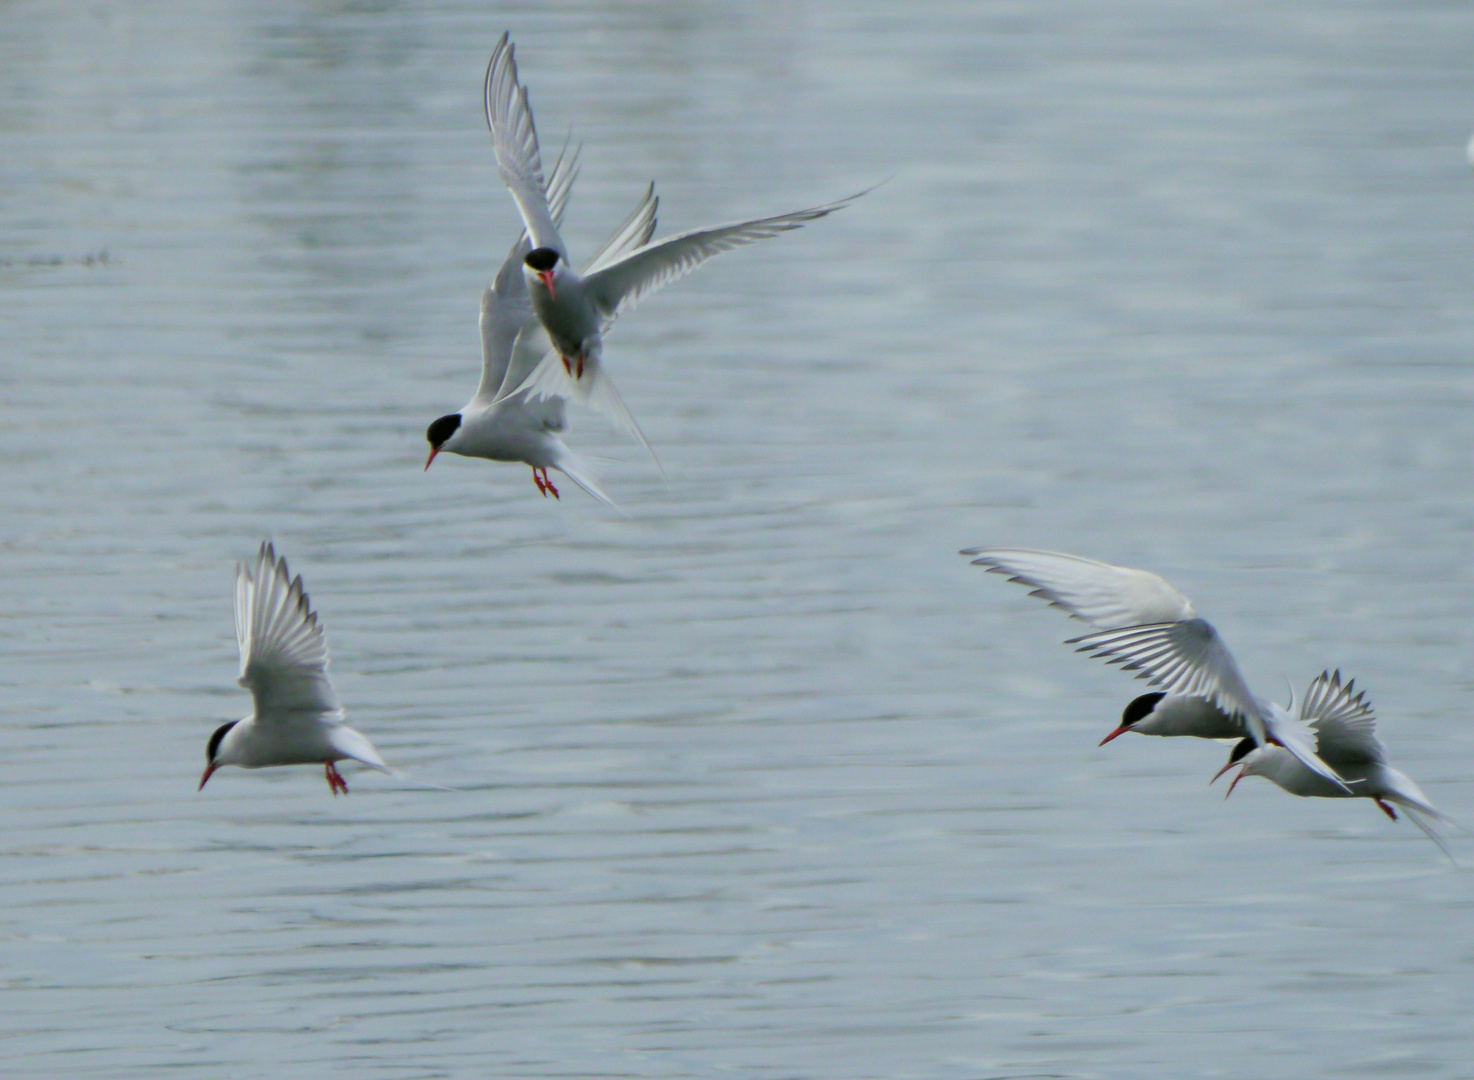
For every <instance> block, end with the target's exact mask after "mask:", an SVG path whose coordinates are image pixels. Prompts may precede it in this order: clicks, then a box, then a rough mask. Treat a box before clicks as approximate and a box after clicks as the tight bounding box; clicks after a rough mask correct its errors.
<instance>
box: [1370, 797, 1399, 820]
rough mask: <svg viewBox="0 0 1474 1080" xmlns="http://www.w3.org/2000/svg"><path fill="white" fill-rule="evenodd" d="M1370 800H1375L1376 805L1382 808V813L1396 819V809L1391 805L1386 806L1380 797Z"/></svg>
mask: <svg viewBox="0 0 1474 1080" xmlns="http://www.w3.org/2000/svg"><path fill="white" fill-rule="evenodd" d="M1372 801H1373V802H1375V803H1376V804H1377V805H1378V806H1380V807H1381V808H1382V813H1384V814H1386V815H1387V816H1388V817H1390V818H1391V819H1392V820H1393V821H1396V820H1397V811H1396V810H1394V809H1392V807H1390V806H1388V805H1387V804H1386V803H1384V802H1383V801H1382V800H1381V799H1373V800H1372Z"/></svg>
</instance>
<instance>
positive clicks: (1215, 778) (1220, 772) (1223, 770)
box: [1208, 761, 1243, 798]
mask: <svg viewBox="0 0 1474 1080" xmlns="http://www.w3.org/2000/svg"><path fill="white" fill-rule="evenodd" d="M1241 764H1243V762H1242V761H1230V762H1229V763H1228V764H1227V765H1225V766H1223V768H1221V769H1219V770H1218V771H1217V772H1216V773H1214V774H1213V779H1211V780H1209V781H1208V786H1209V787H1212V786H1213V785H1214V784H1216V783H1218V778H1219V777H1220V776H1222V775H1223V774H1224V773H1226V772H1228V770H1229V769H1231V768H1233V767H1234V766H1235V765H1241ZM1228 790H1229V791H1232V790H1233V788H1232V787H1230V788H1229V789H1228ZM1224 797H1225V798H1227V796H1224Z"/></svg>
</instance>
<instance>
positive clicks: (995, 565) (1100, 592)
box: [962, 548, 1340, 784]
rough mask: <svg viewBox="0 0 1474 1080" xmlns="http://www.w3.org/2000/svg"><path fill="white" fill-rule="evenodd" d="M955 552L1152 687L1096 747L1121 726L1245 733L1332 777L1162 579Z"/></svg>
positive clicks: (1050, 559)
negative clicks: (1061, 614)
mask: <svg viewBox="0 0 1474 1080" xmlns="http://www.w3.org/2000/svg"><path fill="white" fill-rule="evenodd" d="M962 554H964V555H971V556H976V557H975V558H974V559H973V563H974V564H975V565H978V566H986V567H987V568H988V570H989V572H990V573H997V574H1003V575H1005V576H1007V577H1008V579H1009V580H1010V581H1016V582H1018V583H1020V584H1023V585H1027V586H1029V588H1030V589H1031V590H1032V593H1031V595H1033V596H1037V597H1039V598H1040V599H1043V600H1046V601H1048V602H1049V604H1050V605H1051V606H1053V607H1057V608H1060V609H1061V610H1063V611H1065V612H1066V613H1068V614H1069V615H1070V616H1071V617H1073V618H1076V619H1079V620H1080V621H1082V622H1084V623H1086V624H1088V625H1089V626H1090V627H1091V628H1092V631H1093V632H1092V633H1089V634H1084V635H1082V636H1080V637H1077V638H1072V639H1070V641H1068V642H1067V644H1071V645H1075V646H1076V647H1077V651H1079V652H1084V653H1089V654H1091V655H1094V656H1099V657H1101V658H1102V659H1104V660H1105V661H1106V662H1107V663H1110V664H1118V665H1120V667H1121V668H1122V669H1123V670H1126V671H1132V672H1135V673H1136V675H1137V677H1138V678H1142V679H1146V680H1147V681H1148V682H1150V683H1152V684H1153V685H1154V686H1156V687H1157V688H1158V690H1159V691H1160V692H1159V693H1157V694H1144V695H1142V696H1141V697H1138V698H1137V699H1135V700H1134V701H1132V702H1131V704H1130V705H1128V706H1127V707H1126V710H1125V712H1124V713H1123V715H1122V717H1121V724H1120V726H1118V727H1117V728H1116V729H1115V730H1114V731H1112V732H1111V733H1110V734H1109V735H1107V736H1106V737H1105V738H1104V739H1102V740H1101V743H1102V745H1104V744H1105V743H1107V742H1110V741H1111V740H1112V739H1114V738H1116V737H1117V736H1119V735H1123V734H1125V733H1127V732H1128V731H1137V732H1141V733H1142V734H1149V735H1189V736H1195V737H1197V738H1204V739H1222V738H1247V739H1249V740H1250V741H1251V742H1252V743H1253V745H1255V746H1264V745H1268V744H1271V743H1277V744H1280V745H1283V746H1284V747H1285V748H1286V749H1287V750H1288V751H1289V753H1290V754H1292V755H1293V756H1294V757H1295V758H1296V759H1297V760H1299V761H1300V762H1302V763H1304V765H1305V766H1306V768H1307V769H1309V770H1311V771H1312V772H1315V773H1316V774H1318V775H1320V776H1322V777H1324V778H1325V779H1326V781H1327V782H1328V783H1331V784H1339V783H1340V781H1339V780H1337V778H1336V774H1335V772H1334V771H1333V769H1332V768H1331V767H1330V766H1329V765H1328V764H1327V763H1325V762H1323V761H1321V760H1320V759H1319V758H1317V757H1316V755H1315V751H1314V749H1313V748H1312V746H1311V744H1310V740H1309V738H1308V737H1307V735H1306V734H1305V733H1304V732H1303V731H1302V730H1301V729H1300V728H1299V727H1298V726H1297V725H1295V724H1293V723H1290V722H1289V720H1290V718H1289V717H1288V715H1287V714H1285V712H1284V710H1283V709H1280V708H1279V707H1278V706H1275V705H1274V704H1273V703H1270V702H1266V701H1262V700H1260V699H1259V698H1257V697H1255V696H1254V695H1253V693H1251V692H1250V690H1249V687H1248V684H1247V683H1246V682H1245V681H1244V677H1243V676H1242V675H1241V674H1240V673H1239V669H1238V665H1237V664H1236V663H1235V662H1234V659H1233V655H1232V654H1231V653H1230V652H1229V651H1228V648H1227V646H1225V645H1224V644H1223V641H1222V639H1221V638H1220V637H1219V636H1218V632H1217V631H1216V630H1214V629H1213V626H1212V624H1210V623H1209V622H1208V621H1207V620H1206V619H1202V618H1199V617H1198V614H1197V612H1196V611H1195V610H1194V608H1193V605H1192V602H1191V601H1190V600H1188V598H1187V597H1186V596H1184V595H1183V594H1182V593H1180V592H1178V591H1177V589H1175V588H1174V587H1173V586H1172V585H1171V584H1169V583H1168V582H1167V581H1166V580H1165V579H1163V578H1161V577H1158V576H1157V575H1156V574H1153V573H1151V572H1149V571H1146V570H1134V569H1131V568H1130V567H1125V566H1112V565H1111V564H1110V563H1103V562H1097V561H1096V560H1094V559H1086V558H1082V557H1080V556H1078V555H1066V554H1063V553H1060V552H1055V551H1036V550H1031V549H1027V548H991V549H989V548H970V549H968V550H967V551H964V552H962Z"/></svg>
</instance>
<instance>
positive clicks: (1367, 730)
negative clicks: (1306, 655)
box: [1300, 669, 1387, 766]
mask: <svg viewBox="0 0 1474 1080" xmlns="http://www.w3.org/2000/svg"><path fill="white" fill-rule="evenodd" d="M1355 686H1356V680H1355V679H1348V680H1347V681H1346V682H1345V683H1343V682H1342V681H1341V672H1340V670H1339V669H1338V670H1337V671H1336V673H1335V674H1330V673H1328V672H1324V671H1322V672H1321V673H1320V674H1319V675H1317V676H1316V677H1315V679H1314V681H1312V682H1311V684H1310V689H1308V690H1307V691H1305V700H1304V701H1302V702H1301V703H1300V719H1301V720H1303V721H1305V722H1306V723H1308V724H1309V725H1310V727H1311V728H1312V730H1314V731H1315V736H1316V738H1315V744H1316V752H1317V753H1318V754H1319V755H1320V756H1321V757H1322V758H1324V759H1325V760H1326V761H1328V762H1330V763H1331V764H1332V765H1336V766H1340V765H1343V764H1352V763H1357V764H1362V763H1376V764H1382V763H1385V762H1386V759H1387V754H1386V751H1385V750H1384V749H1383V748H1382V742H1381V740H1380V739H1378V738H1377V717H1376V715H1375V714H1374V713H1373V712H1372V703H1371V702H1370V701H1368V700H1367V698H1366V694H1365V692H1363V691H1360V690H1356V689H1355Z"/></svg>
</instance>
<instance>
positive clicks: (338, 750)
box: [200, 543, 391, 795]
mask: <svg viewBox="0 0 1474 1080" xmlns="http://www.w3.org/2000/svg"><path fill="white" fill-rule="evenodd" d="M235 636H236V642H237V644H238V645H239V646H240V653H241V675H240V680H239V681H240V684H241V685H242V686H244V687H245V688H246V689H247V690H249V691H251V698H252V700H253V701H254V704H255V709H254V711H253V712H252V714H251V715H250V716H248V717H246V718H245V719H244V720H232V721H231V722H230V723H228V724H222V725H221V726H220V727H219V728H217V729H216V731H215V733H214V734H213V735H211V736H210V743H209V745H208V746H207V747H206V749H205V759H206V761H207V762H208V764H207V765H206V766H205V775H204V776H202V777H200V790H204V787H205V784H207V783H208V782H209V780H210V777H211V776H213V775H214V774H215V770H216V769H218V768H220V767H221V766H222V765H239V766H240V767H241V768H243V769H260V768H263V767H266V766H270V765H321V766H322V767H323V772H324V774H325V775H326V776H327V781H328V788H329V789H330V790H331V791H332V793H333V794H334V795H337V794H338V793H339V792H342V793H343V794H345V795H346V794H347V793H348V784H347V782H346V781H344V779H343V777H342V776H340V775H339V774H338V769H337V766H336V763H337V762H339V761H343V760H344V759H349V760H352V761H357V762H360V763H362V764H364V765H367V766H369V767H370V768H373V769H378V770H379V771H381V772H386V773H387V772H391V770H390V768H389V766H387V765H385V764H384V760H383V758H381V757H379V752H378V751H377V750H375V749H374V745H373V743H371V742H369V741H368V739H367V737H365V736H364V735H363V734H362V733H361V732H358V731H354V730H353V729H352V728H351V727H349V726H348V725H347V724H345V723H343V707H342V706H341V705H340V704H338V695H337V694H336V693H335V692H334V691H333V684H332V682H331V681H330V680H329V679H328V670H327V669H328V648H327V642H326V641H325V640H324V638H323V632H322V627H321V626H319V625H318V623H317V613H316V612H314V611H313V610H312V604H311V602H310V601H309V600H308V599H307V594H306V593H305V592H304V591H303V589H302V579H301V578H300V577H297V578H294V577H292V576H291V574H290V573H289V572H288V570H287V562H286V560H285V559H281V558H278V557H277V554H276V551H275V550H274V549H273V547H272V545H271V544H269V543H264V544H262V545H261V551H260V553H259V555H258V556H257V557H256V562H255V566H254V567H252V566H248V565H247V564H246V563H239V564H237V566H236V571H235Z"/></svg>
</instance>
